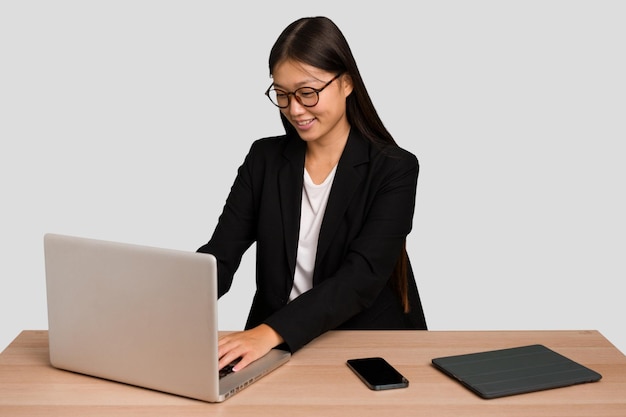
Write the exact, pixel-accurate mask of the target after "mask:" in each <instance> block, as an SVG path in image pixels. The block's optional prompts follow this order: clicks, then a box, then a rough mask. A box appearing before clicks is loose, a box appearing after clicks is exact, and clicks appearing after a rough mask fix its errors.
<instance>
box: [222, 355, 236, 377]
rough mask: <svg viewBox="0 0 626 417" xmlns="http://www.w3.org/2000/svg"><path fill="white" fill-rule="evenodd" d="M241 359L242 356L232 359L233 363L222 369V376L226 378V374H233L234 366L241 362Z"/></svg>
mask: <svg viewBox="0 0 626 417" xmlns="http://www.w3.org/2000/svg"><path fill="white" fill-rule="evenodd" d="M240 360H241V358H238V359H235V360H234V361H232V362H231V363H229V364H228V365H226V366H225V367H223V368H222V369H220V378H224V377H225V376H226V375H229V374H232V373H233V372H234V371H233V368H234V367H235V365H237V362H239V361H240Z"/></svg>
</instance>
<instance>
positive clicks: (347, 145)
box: [198, 17, 426, 370]
mask: <svg viewBox="0 0 626 417" xmlns="http://www.w3.org/2000/svg"><path fill="white" fill-rule="evenodd" d="M269 69H270V75H271V76H272V79H273V83H272V85H271V86H270V87H269V88H268V90H267V91H266V95H267V96H268V97H269V99H270V100H271V101H272V103H274V105H276V106H277V107H278V108H279V109H280V117H281V119H282V123H283V125H284V127H285V130H286V134H285V135H282V136H278V137H271V138H265V139H260V140H258V141H256V142H254V143H253V144H252V147H251V149H250V151H249V153H248V155H247V156H246V158H245V160H244V162H243V164H242V165H241V167H240V168H239V170H238V173H237V177H236V179H235V182H234V184H233V186H232V188H231V191H230V194H229V196H228V199H227V200H226V204H225V206H224V209H223V212H222V214H221V216H220V218H219V222H218V225H217V227H216V229H215V231H214V233H213V236H212V237H211V239H210V241H209V242H208V243H207V244H205V245H204V246H202V247H201V248H199V249H198V251H199V252H205V253H211V254H213V255H214V256H215V257H216V258H217V260H218V275H219V284H218V285H219V294H220V296H221V295H223V294H224V293H226V292H227V291H228V289H229V288H230V285H231V283H232V280H233V275H234V273H235V271H236V270H237V268H238V267H239V263H240V261H241V257H242V255H243V253H244V252H245V251H246V250H247V249H248V248H249V247H250V246H251V245H252V243H254V242H256V250H257V255H256V257H257V261H256V262H257V265H256V285H257V288H256V293H255V295H254V300H253V303H252V307H251V309H250V313H249V316H248V320H247V323H246V330H245V331H242V332H235V333H232V334H230V335H228V336H225V337H223V338H221V339H220V343H219V356H220V360H219V367H220V368H222V367H223V366H225V365H226V364H228V363H230V362H231V361H233V360H235V359H238V358H241V360H240V361H239V363H238V364H237V366H236V367H235V370H239V369H241V368H243V367H245V366H246V365H247V364H249V363H250V362H252V361H254V360H255V359H258V358H259V357H261V356H263V355H264V354H265V353H267V352H268V351H269V350H270V349H271V348H273V347H276V346H278V345H283V346H284V347H285V348H287V349H289V350H291V351H292V352H294V351H296V350H298V349H299V348H301V347H302V346H303V345H305V344H306V343H308V342H309V341H311V340H312V339H314V338H315V337H317V336H319V335H320V334H322V333H324V332H326V331H327V330H331V329H426V321H425V319H424V313H423V310H422V305H421V302H420V298H419V295H418V291H417V286H416V284H415V279H414V277H413V272H412V270H411V266H410V264H409V261H408V258H407V255H406V250H405V242H406V237H407V235H408V233H409V232H410V230H411V226H412V219H413V212H414V206H415V193H416V186H417V176H418V170H419V168H418V161H417V159H416V157H415V156H414V155H413V154H411V153H409V152H408V151H406V150H403V149H402V148H400V147H399V146H398V145H397V144H396V143H395V141H394V139H393V138H392V136H391V135H390V134H389V132H388V131H387V130H386V129H385V127H384V126H383V123H382V122H381V120H380V118H379V117H378V115H377V113H376V110H375V109H374V106H373V104H372V102H371V100H370V98H369V95H368V93H367V90H366V88H365V85H364V84H363V80H362V79H361V76H360V73H359V70H358V68H357V65H356V62H355V60H354V57H353V56H352V52H351V51H350V48H349V46H348V43H347V42H346V40H345V38H344V36H343V34H342V33H341V31H340V30H339V28H337V26H336V25H335V24H334V23H333V22H332V21H331V20H329V19H328V18H325V17H314V18H303V19H299V20H297V21H295V22H293V23H292V24H291V25H289V26H288V27H287V28H286V29H285V30H284V31H283V32H282V34H281V35H280V36H279V38H278V40H277V41H276V43H275V44H274V46H273V48H272V50H271V53H270V58H269Z"/></svg>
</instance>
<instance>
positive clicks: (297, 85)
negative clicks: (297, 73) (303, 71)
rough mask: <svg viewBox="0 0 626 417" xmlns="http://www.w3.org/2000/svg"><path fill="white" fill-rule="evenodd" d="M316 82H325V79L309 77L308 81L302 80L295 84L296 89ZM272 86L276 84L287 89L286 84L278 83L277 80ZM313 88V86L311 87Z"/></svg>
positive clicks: (277, 86)
mask: <svg viewBox="0 0 626 417" xmlns="http://www.w3.org/2000/svg"><path fill="white" fill-rule="evenodd" d="M314 82H318V83H324V81H323V80H319V79H317V78H311V79H308V80H306V81H301V82H299V83H297V84H296V85H295V89H298V88H302V87H309V85H308V84H311V83H314ZM272 86H274V87H276V88H280V89H283V90H286V87H285V86H283V85H280V84H276V83H275V82H273V83H272ZM311 88H313V87H311Z"/></svg>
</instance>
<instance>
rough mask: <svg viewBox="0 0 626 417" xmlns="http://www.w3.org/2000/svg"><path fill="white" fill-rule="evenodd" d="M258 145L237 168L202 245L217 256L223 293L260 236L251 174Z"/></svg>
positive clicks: (221, 291)
mask: <svg viewBox="0 0 626 417" xmlns="http://www.w3.org/2000/svg"><path fill="white" fill-rule="evenodd" d="M254 146H255V144H253V145H252V147H251V149H250V152H249V153H248V154H247V155H246V158H245V159H244V162H243V164H242V165H241V166H240V167H239V169H238V170H237V176H236V177H235V181H234V183H233V185H232V187H231V189H230V193H229V195H228V197H227V199H226V203H225V205H224V208H223V210H222V214H221V215H220V217H219V219H218V223H217V226H216V227H215V230H214V231H213V235H212V236H211V239H210V240H209V241H208V243H206V244H205V245H203V246H201V247H200V248H199V249H198V252H202V253H210V254H212V255H214V256H215V258H216V259H217V267H218V296H219V297H221V296H222V295H224V294H225V293H227V292H228V290H229V289H230V287H231V285H232V282H233V277H234V274H235V272H236V271H237V269H238V268H239V265H240V264H241V258H242V257H243V254H244V253H245V252H246V251H247V250H248V249H249V248H250V246H251V245H252V243H254V241H255V240H256V237H255V230H256V229H255V227H254V225H255V211H254V201H253V193H252V187H253V184H252V177H253V176H252V174H251V169H252V168H251V165H252V160H253V156H252V155H253V150H254Z"/></svg>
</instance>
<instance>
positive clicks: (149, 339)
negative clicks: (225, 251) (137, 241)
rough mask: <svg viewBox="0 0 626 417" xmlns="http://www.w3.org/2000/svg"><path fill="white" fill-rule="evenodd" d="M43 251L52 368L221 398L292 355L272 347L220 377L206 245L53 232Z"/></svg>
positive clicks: (212, 271)
mask: <svg viewBox="0 0 626 417" xmlns="http://www.w3.org/2000/svg"><path fill="white" fill-rule="evenodd" d="M44 254H45V270H46V289H47V302H48V330H49V343H50V362H51V364H52V365H53V366H54V367H56V368H60V369H65V370H68V371H73V372H78V373H82V374H87V375H91V376H95V377H100V378H105V379H109V380H113V381H117V382H123V383H126V384H131V385H135V386H139V387H144V388H149V389H153V390H157V391H163V392H167V393H171V394H176V395H180V396H184V397H189V398H194V399H198V400H203V401H208V402H221V401H224V400H225V399H227V398H229V397H230V396H232V395H233V394H235V393H237V392H238V391H240V390H241V389H242V388H244V387H247V386H248V385H250V384H251V383H253V382H255V381H257V380H258V379H259V378H261V377H262V376H264V375H266V374H268V373H269V372H271V371H272V370H274V369H276V368H277V367H279V366H280V365H282V364H284V363H285V362H286V361H288V360H289V358H290V353H289V352H286V351H283V350H280V349H273V350H271V351H270V352H269V353H268V354H267V355H265V356H264V357H262V358H260V359H258V360H257V361H255V362H253V363H252V364H250V365H248V366H247V367H245V368H244V369H242V370H240V371H238V372H233V373H230V374H228V375H226V376H224V377H222V378H220V375H219V373H220V372H219V370H218V366H217V362H218V356H217V341H218V321H217V310H218V309H217V263H216V260H215V257H214V256H212V255H208V254H204V253H195V252H185V251H178V250H173V249H161V248H154V247H147V246H140V245H131V244H126V243H117V242H108V241H102V240H95V239H87V238H81V237H74V236H65V235H57V234H47V235H45V236H44Z"/></svg>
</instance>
